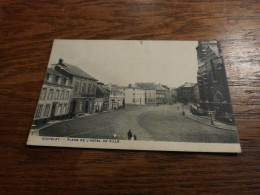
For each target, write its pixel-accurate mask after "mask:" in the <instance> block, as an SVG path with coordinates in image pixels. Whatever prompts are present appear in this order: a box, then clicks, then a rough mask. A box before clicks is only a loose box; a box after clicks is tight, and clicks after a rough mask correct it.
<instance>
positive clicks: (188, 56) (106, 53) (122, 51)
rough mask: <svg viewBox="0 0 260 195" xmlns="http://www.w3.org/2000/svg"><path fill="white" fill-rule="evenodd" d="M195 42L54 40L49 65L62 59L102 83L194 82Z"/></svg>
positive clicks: (172, 83) (195, 70) (173, 84)
mask: <svg viewBox="0 0 260 195" xmlns="http://www.w3.org/2000/svg"><path fill="white" fill-rule="evenodd" d="M197 45H198V42H197V41H111V40H109V41H108V40H106V41H104V40H55V42H54V44H53V48H52V52H51V56H50V61H49V66H50V64H54V63H57V62H58V60H59V58H62V59H63V60H64V62H65V63H69V64H72V65H75V66H78V67H80V68H81V69H82V70H84V71H86V72H87V73H89V74H90V75H91V76H93V77H95V78H96V79H98V80H99V81H101V82H104V83H113V84H118V85H128V84H129V83H135V82H155V83H162V84H166V85H168V86H169V87H178V86H180V85H182V84H183V83H184V82H196V75H197V73H196V72H197V67H198V63H197V54H196V49H195V48H196V46H197Z"/></svg>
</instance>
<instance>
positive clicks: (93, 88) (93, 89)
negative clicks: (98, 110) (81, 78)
mask: <svg viewBox="0 0 260 195" xmlns="http://www.w3.org/2000/svg"><path fill="white" fill-rule="evenodd" d="M95 92H96V88H95V85H93V87H92V93H95Z"/></svg>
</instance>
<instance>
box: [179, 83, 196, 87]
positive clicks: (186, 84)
mask: <svg viewBox="0 0 260 195" xmlns="http://www.w3.org/2000/svg"><path fill="white" fill-rule="evenodd" d="M195 85H197V83H184V85H182V86H180V87H195Z"/></svg>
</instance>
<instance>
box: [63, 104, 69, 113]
mask: <svg viewBox="0 0 260 195" xmlns="http://www.w3.org/2000/svg"><path fill="white" fill-rule="evenodd" d="M67 106H68V105H67V104H64V107H63V114H66V112H67Z"/></svg>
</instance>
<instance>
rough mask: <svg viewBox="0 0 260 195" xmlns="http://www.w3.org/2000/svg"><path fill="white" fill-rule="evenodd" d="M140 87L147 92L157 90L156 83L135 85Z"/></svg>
mask: <svg viewBox="0 0 260 195" xmlns="http://www.w3.org/2000/svg"><path fill="white" fill-rule="evenodd" d="M135 84H136V85H137V86H138V87H140V88H142V89H145V90H155V89H156V87H155V85H154V83H135Z"/></svg>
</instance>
